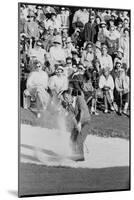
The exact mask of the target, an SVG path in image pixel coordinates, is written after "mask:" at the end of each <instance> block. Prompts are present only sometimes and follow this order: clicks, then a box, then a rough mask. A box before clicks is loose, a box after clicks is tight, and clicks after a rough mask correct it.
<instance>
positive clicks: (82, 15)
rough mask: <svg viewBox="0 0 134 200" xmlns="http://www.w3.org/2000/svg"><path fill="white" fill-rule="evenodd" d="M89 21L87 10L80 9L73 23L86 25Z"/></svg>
mask: <svg viewBox="0 0 134 200" xmlns="http://www.w3.org/2000/svg"><path fill="white" fill-rule="evenodd" d="M88 20H89V12H88V11H87V9H85V8H80V9H79V10H77V11H76V12H75V14H74V17H73V21H72V23H73V24H75V23H77V22H81V23H82V24H83V25H85V24H86V23H87V22H88Z"/></svg>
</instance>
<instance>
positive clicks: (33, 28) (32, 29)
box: [24, 12, 39, 47]
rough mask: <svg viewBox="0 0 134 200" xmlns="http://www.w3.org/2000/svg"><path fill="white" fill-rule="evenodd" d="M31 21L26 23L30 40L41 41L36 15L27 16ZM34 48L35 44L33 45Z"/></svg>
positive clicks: (26, 32)
mask: <svg viewBox="0 0 134 200" xmlns="http://www.w3.org/2000/svg"><path fill="white" fill-rule="evenodd" d="M27 17H28V19H29V21H27V22H26V23H25V27H24V31H25V34H26V36H27V37H28V38H30V39H32V40H33V42H34V41H36V40H38V39H39V29H38V28H39V27H38V24H37V23H36V22H35V14H34V13H33V12H32V13H31V14H30V15H28V16H27ZM32 47H34V44H33V45H32Z"/></svg>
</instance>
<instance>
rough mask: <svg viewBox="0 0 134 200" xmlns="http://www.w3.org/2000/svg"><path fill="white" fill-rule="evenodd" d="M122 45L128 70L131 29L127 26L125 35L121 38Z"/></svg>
mask: <svg viewBox="0 0 134 200" xmlns="http://www.w3.org/2000/svg"><path fill="white" fill-rule="evenodd" d="M120 47H121V48H122V49H123V55H124V56H123V60H124V63H126V65H127V70H128V69H129V30H128V28H125V29H124V31H123V35H122V36H121V38H120Z"/></svg>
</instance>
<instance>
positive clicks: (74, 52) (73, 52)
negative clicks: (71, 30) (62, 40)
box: [71, 50, 79, 55]
mask: <svg viewBox="0 0 134 200" xmlns="http://www.w3.org/2000/svg"><path fill="white" fill-rule="evenodd" d="M71 53H72V54H77V55H79V53H78V51H76V50H73V51H72V52H71Z"/></svg>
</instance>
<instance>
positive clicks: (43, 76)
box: [26, 60, 49, 110]
mask: <svg viewBox="0 0 134 200" xmlns="http://www.w3.org/2000/svg"><path fill="white" fill-rule="evenodd" d="M26 86H27V91H26V93H27V95H30V96H31V98H32V100H34V99H35V100H36V102H37V110H41V109H43V110H45V109H46V107H47V105H48V102H49V94H48V92H47V89H48V75H47V73H46V72H45V71H43V70H42V65H41V63H40V62H39V61H38V60H36V61H35V70H34V71H32V72H31V73H30V74H29V76H28V79H27V83H26Z"/></svg>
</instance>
